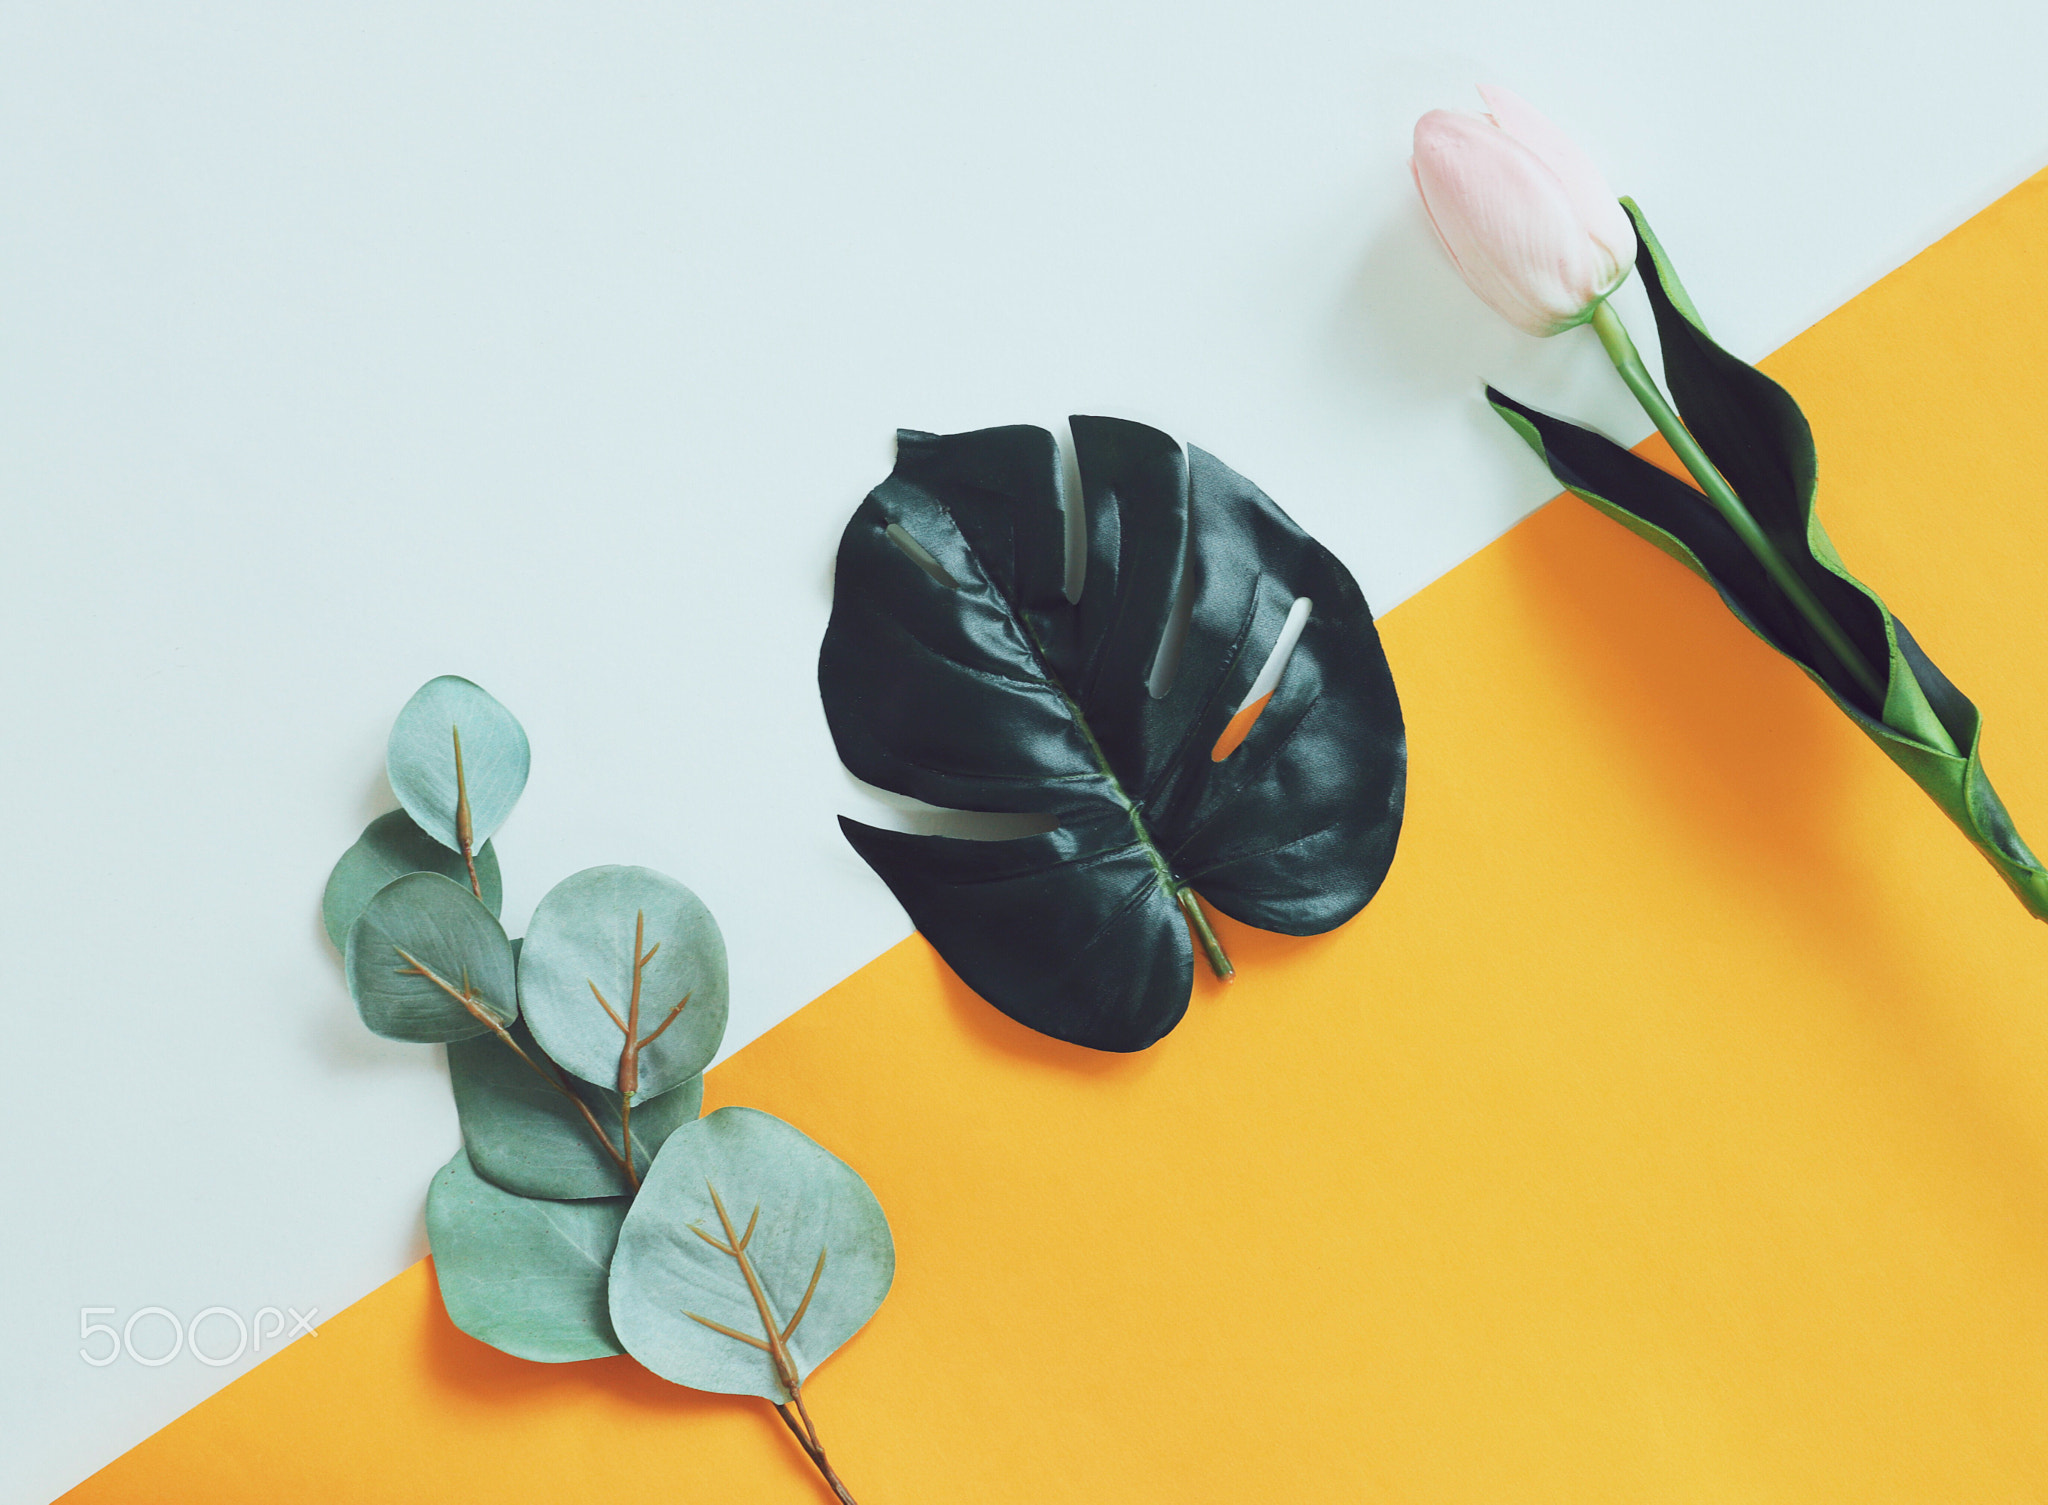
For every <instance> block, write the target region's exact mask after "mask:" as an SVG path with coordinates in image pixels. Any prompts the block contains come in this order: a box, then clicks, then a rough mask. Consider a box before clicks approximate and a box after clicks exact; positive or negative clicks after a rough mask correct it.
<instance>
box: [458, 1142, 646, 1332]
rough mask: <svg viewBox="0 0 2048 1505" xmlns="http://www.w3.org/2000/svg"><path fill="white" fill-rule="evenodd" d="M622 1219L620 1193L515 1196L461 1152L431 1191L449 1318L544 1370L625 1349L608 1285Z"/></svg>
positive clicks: (468, 1330) (623, 1206)
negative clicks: (573, 1197)
mask: <svg viewBox="0 0 2048 1505" xmlns="http://www.w3.org/2000/svg"><path fill="white" fill-rule="evenodd" d="M625 1215H626V1202H625V1199H624V1198H623V1197H621V1198H616V1199H611V1200H606V1201H584V1202H545V1201H538V1200H535V1199H533V1198H530V1197H520V1196H514V1195H513V1194H512V1193H511V1192H509V1191H505V1190H503V1189H502V1188H500V1187H496V1186H493V1185H492V1184H491V1183H490V1182H488V1181H486V1180H484V1179H483V1177H481V1176H479V1175H477V1174H476V1172H475V1171H474V1170H473V1169H472V1168H471V1167H470V1163H469V1157H468V1156H467V1155H466V1154H464V1153H463V1152H462V1151H460V1150H457V1151H456V1152H455V1158H454V1159H453V1160H451V1161H449V1162H448V1163H447V1164H446V1165H444V1166H442V1167H441V1169H440V1171H439V1173H438V1174H436V1175H435V1177H434V1181H433V1185H432V1186H431V1187H430V1188H429V1189H428V1191H427V1241H428V1243H429V1244H431V1245H432V1246H433V1250H434V1275H435V1278H436V1279H438V1280H439V1281H440V1284H441V1301H442V1303H443V1304H444V1305H445V1306H446V1307H447V1308H448V1315H449V1317H450V1318H451V1319H452V1320H453V1321H454V1323H455V1325H456V1326H457V1327H459V1328H461V1329H462V1330H463V1331H464V1332H466V1333H468V1334H469V1335H470V1336H471V1337H472V1338H478V1339H481V1340H482V1341H483V1342H485V1343H488V1344H490V1345H491V1347H493V1348H498V1349H503V1350H504V1351H505V1352H506V1353H509V1354H512V1355H513V1356H514V1357H516V1358H521V1359H535V1360H538V1361H539V1362H541V1363H543V1364H562V1363H568V1362H570V1361H572V1360H575V1359H601V1358H604V1357H606V1356H607V1355H610V1354H615V1353H618V1352H620V1349H619V1344H618V1339H617V1338H616V1337H615V1336H614V1335H613V1333H612V1325H611V1320H610V1317H609V1316H608V1314H607V1312H606V1309H605V1283H606V1279H607V1275H608V1272H609V1270H610V1267H611V1259H612V1249H613V1246H615V1245H616V1244H617V1243H618V1240H619V1224H620V1222H621V1220H622V1219H623V1218H624V1217H625Z"/></svg>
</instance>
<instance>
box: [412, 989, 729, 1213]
mask: <svg viewBox="0 0 2048 1505" xmlns="http://www.w3.org/2000/svg"><path fill="white" fill-rule="evenodd" d="M510 1032H511V1035H512V1038H513V1040H514V1041H515V1042H516V1043H517V1044H518V1045H519V1047H520V1048H521V1049H523V1050H524V1051H525V1052H526V1053H527V1055H528V1056H529V1057H531V1058H532V1059H533V1060H534V1061H535V1062H536V1063H537V1064H538V1065H540V1066H541V1068H542V1069H543V1070H546V1071H549V1072H555V1071H556V1068H555V1066H554V1063H553V1062H551V1061H549V1060H548V1059H547V1057H546V1055H545V1053H544V1052H542V1050H541V1048H540V1046H539V1045H538V1044H537V1043H536V1042H535V1041H534V1038H533V1036H532V1034H530V1033H529V1032H528V1030H527V1027H526V1023H525V1021H524V1020H518V1021H515V1022H514V1023H513V1024H512V1025H511V1026H510ZM448 1078H449V1081H450V1083H451V1084H452V1085H453V1086H454V1089H455V1111H456V1114H457V1116H458V1117H459V1118H460V1119H461V1121H462V1143H463V1145H464V1147H465V1148H466V1149H467V1150H468V1151H469V1162H470V1165H471V1166H472V1167H473V1168H474V1169H475V1170H476V1173H477V1174H478V1175H480V1176H482V1177H484V1178H485V1179H486V1180H489V1181H492V1182H494V1183H496V1184H497V1185H499V1186H502V1187H503V1188H504V1189H505V1190H507V1191H510V1192H517V1193H518V1194H519V1195H520V1196H522V1197H553V1198H580V1197H618V1196H624V1195H625V1194H626V1193H627V1192H628V1191H629V1190H631V1188H630V1187H628V1186H627V1184H626V1178H625V1175H624V1174H623V1173H622V1172H621V1171H620V1170H619V1167H618V1163H617V1162H616V1161H615V1160H613V1159H612V1158H611V1156H610V1155H608V1154H606V1152H605V1150H604V1149H603V1147H602V1146H600V1145H599V1144H598V1142H597V1134H596V1132H594V1131H593V1130H592V1128H591V1126H590V1123H589V1121H588V1120H586V1119H585V1118H584V1117H583V1115H582V1114H581V1113H579V1112H578V1111H577V1110H576V1108H575V1106H574V1104H572V1103H570V1102H569V1100H568V1099H567V1098H565V1097H564V1096H563V1095H562V1093H561V1092H560V1091H558V1090H557V1089H556V1088H555V1087H553V1086H551V1085H550V1084H549V1081H548V1080H547V1079H544V1078H543V1077H541V1076H540V1075H539V1074H538V1073H537V1072H535V1071H534V1069H533V1067H531V1066H528V1065H527V1064H526V1062H525V1061H522V1060H520V1059H519V1057H518V1055H517V1054H515V1053H514V1052H513V1050H512V1048H511V1047H510V1046H508V1045H507V1044H505V1042H504V1041H503V1040H500V1039H499V1038H498V1037H497V1036H496V1035H495V1034H482V1035H476V1036H473V1037H472V1038H470V1039H467V1040H456V1041H452V1042H451V1043H450V1044H449V1046H448ZM556 1079H557V1080H560V1081H562V1083H563V1085H564V1086H566V1087H567V1089H568V1090H569V1091H571V1092H574V1093H575V1094H576V1096H577V1098H578V1100H579V1101H581V1102H582V1103H583V1104H584V1106H585V1107H587V1108H588V1109H589V1110H590V1113H591V1116H592V1117H593V1118H595V1119H596V1120H597V1125H598V1128H599V1129H601V1130H602V1131H603V1132H604V1134H605V1136H606V1138H607V1140H608V1141H609V1142H610V1143H611V1144H612V1145H613V1146H614V1147H617V1146H619V1145H620V1144H621V1143H622V1142H623V1141H622V1139H621V1136H620V1132H619V1095H618V1093H616V1092H612V1091H608V1090H606V1089H605V1088H603V1087H593V1086H592V1085H591V1084H590V1083H588V1082H585V1081H582V1080H580V1079H578V1078H576V1077H574V1076H570V1075H569V1074H568V1073H566V1072H560V1073H558V1075H557V1077H556ZM703 1106H704V1078H703V1077H701V1076H693V1077H691V1078H690V1079H689V1080H688V1081H687V1082H684V1083H683V1084H682V1085H681V1086H680V1087H676V1088H673V1089H671V1090H670V1091H668V1092H664V1093H662V1094H661V1096H659V1097H651V1098H648V1099H646V1100H645V1101H644V1102H640V1103H637V1104H635V1106H634V1108H633V1114H632V1129H633V1164H634V1166H635V1168H636V1169H637V1170H638V1172H639V1174H641V1175H642V1176H645V1175H646V1173H647V1167H648V1166H649V1165H651V1164H652V1163H653V1161H654V1153H655V1151H657V1150H659V1149H660V1148H661V1146H662V1143H663V1141H665V1140H666V1139H667V1138H668V1136H669V1135H670V1134H672V1133H674V1132H675V1130H676V1129H677V1128H678V1127H679V1126H680V1125H682V1124H686V1123H689V1122H691V1121H692V1120H694V1119H695V1118H696V1117H697V1114H698V1113H699V1112H700V1111H701V1110H702V1108H703Z"/></svg>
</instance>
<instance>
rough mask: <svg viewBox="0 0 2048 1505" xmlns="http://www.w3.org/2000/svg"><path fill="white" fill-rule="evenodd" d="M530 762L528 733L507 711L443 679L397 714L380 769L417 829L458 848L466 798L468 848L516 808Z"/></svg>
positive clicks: (462, 683)
mask: <svg viewBox="0 0 2048 1505" xmlns="http://www.w3.org/2000/svg"><path fill="white" fill-rule="evenodd" d="M458 738H460V740H461V748H462V776H461V778H460V779H458V778H457V776H456V760H455V752H456V741H457V739H458ZM528 761H529V752H528V749H527V745H526V731H525V729H524V728H523V727H521V726H520V724H519V722H518V721H517V720H516V719H515V718H514V717H513V715H512V713H511V712H510V711H508V710H506V709H505V708H504V707H503V706H502V705H500V704H498V702H497V701H496V700H494V699H492V698H491V697H490V696H489V695H488V694H486V693H485V692H484V691H483V690H481V689H479V688H477V686H475V685H473V684H471V683H470V682H469V681H468V680H466V679H461V678H458V677H457V676H455V675H453V674H444V675H442V676H441V677H440V678H439V679H430V680H428V681H427V682H426V683H425V684H423V685H421V686H420V688H419V690H418V691H417V692H416V693H415V694H414V695H413V697H412V699H410V700H408V701H407V702H406V703H405V709H404V710H402V711H400V712H399V713H398V720H397V721H396V722H395V723H394V724H393V725H392V728H391V744H390V746H389V747H388V748H387V749H386V751H385V756H384V767H385V772H386V774H387V775H388V776H389V777H390V780H391V790H392V793H394V794H396V795H397V796H398V803H399V804H401V805H403V806H405V808H406V812H407V813H408V814H410V815H411V816H412V818H413V819H414V820H415V821H417V822H418V823H419V827H420V829H421V830H423V831H425V832H426V833H427V834H428V835H429V836H431V837H433V838H434V840H436V841H438V842H440V843H441V845H442V846H444V847H447V848H449V849H450V850H451V851H460V850H461V848H462V839H461V836H462V833H461V832H460V831H458V830H457V824H458V821H457V816H458V812H459V810H460V808H461V805H462V800H463V797H464V795H467V797H468V803H469V823H470V843H471V847H472V849H474V848H475V847H476V846H480V845H481V844H482V843H484V842H486V841H488V840H489V839H490V838H491V836H492V835H493V834H495V833H496V831H497V829H498V827H500V826H502V825H503V824H504V823H505V817H506V816H508V815H510V814H511V813H512V807H513V806H514V805H516V804H518V803H519V795H520V792H521V791H522V790H524V789H525V788H526V771H527V765H528Z"/></svg>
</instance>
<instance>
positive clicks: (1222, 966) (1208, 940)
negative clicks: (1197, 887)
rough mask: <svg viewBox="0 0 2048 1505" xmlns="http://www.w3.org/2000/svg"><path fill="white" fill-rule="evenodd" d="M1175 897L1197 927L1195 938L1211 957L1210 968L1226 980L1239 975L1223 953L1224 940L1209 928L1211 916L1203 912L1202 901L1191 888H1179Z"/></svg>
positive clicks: (1204, 953) (1204, 952)
mask: <svg viewBox="0 0 2048 1505" xmlns="http://www.w3.org/2000/svg"><path fill="white" fill-rule="evenodd" d="M1174 897H1175V898H1176V899H1178V900H1180V907H1181V908H1182V909H1183V910H1185V911H1186V912H1187V917H1188V923H1189V924H1190V925H1192V926H1194V927H1195V939H1196V940H1198V941H1200V942H1201V943H1202V954H1203V955H1204V956H1206V957H1208V958H1209V969H1210V970H1211V971H1212V972H1214V973H1215V974H1216V976H1217V977H1218V978H1219V979H1221V980H1222V981H1224V982H1229V981H1230V979H1231V978H1233V977H1235V976H1237V968H1235V967H1233V966H1232V965H1231V964H1230V958H1229V957H1228V956H1226V955H1224V953H1223V942H1221V941H1219V940H1217V939H1216V932H1215V931H1214V930H1212V929H1210V928H1209V917H1208V916H1207V915H1205V914H1203V913H1202V901H1201V900H1200V899H1197V898H1196V897H1195V891H1194V890H1193V889H1191V888H1183V889H1180V890H1178V891H1177V892H1176V893H1175V894H1174Z"/></svg>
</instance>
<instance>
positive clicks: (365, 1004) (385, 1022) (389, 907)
mask: <svg viewBox="0 0 2048 1505" xmlns="http://www.w3.org/2000/svg"><path fill="white" fill-rule="evenodd" d="M343 964H344V968H345V970H346V972H347V974H348V990H349V993H350V994H351V995H352V996H353V997H354V998H355V1001H356V1008H357V1010H358V1011H359V1012H360V1013H361V1014H362V1016H363V1022H364V1023H365V1024H367V1025H369V1027H370V1028H371V1029H372V1030H374V1031H375V1032H376V1033H378V1034H380V1035H383V1036H385V1037H386V1038H388V1039H392V1040H414V1041H421V1042H428V1043H431V1042H435V1041H441V1040H463V1039H467V1038H468V1037H469V1036H471V1035H478V1034H482V1033H483V1032H484V1031H485V1030H488V1029H489V1028H490V1027H491V1026H490V1023H489V1022H488V1021H487V1020H486V1019H484V1018H482V1017H479V1016H480V1015H488V1016H490V1018H491V1019H495V1020H496V1021H497V1022H498V1023H499V1024H509V1023H510V1022H511V1021H512V1020H513V1019H514V1018H516V1017H517V1016H518V1013H519V1001H518V989H517V983H516V981H515V978H514V973H513V963H512V943H511V942H510V941H508V940H506V939H505V928H504V926H502V925H500V924H499V923H498V921H497V917H496V916H495V915H493V914H492V913H491V912H490V911H489V910H488V909H486V908H484V906H483V905H482V904H481V903H479V902H478V901H477V898H476V896H475V895H474V894H472V893H471V892H470V891H469V890H468V889H466V888H464V887H463V886H462V885H461V884H459V883H455V882H452V881H451V880H449V879H447V878H443V877H442V876H441V875H440V874H439V873H408V874H407V875H406V876H405V877H403V878H400V879H398V880H396V881H395V882H392V883H387V884H385V885H384V887H383V888H381V889H379V890H378V891H377V894H376V896H375V897H374V898H372V899H371V900H370V902H369V904H368V905H367V906H366V907H365V908H364V910H363V912H362V914H361V916H360V917H358V918H357V920H356V922H355V924H354V925H353V926H352V927H351V928H350V930H349V933H348V945H347V947H346V948H345V956H344V963H343Z"/></svg>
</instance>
